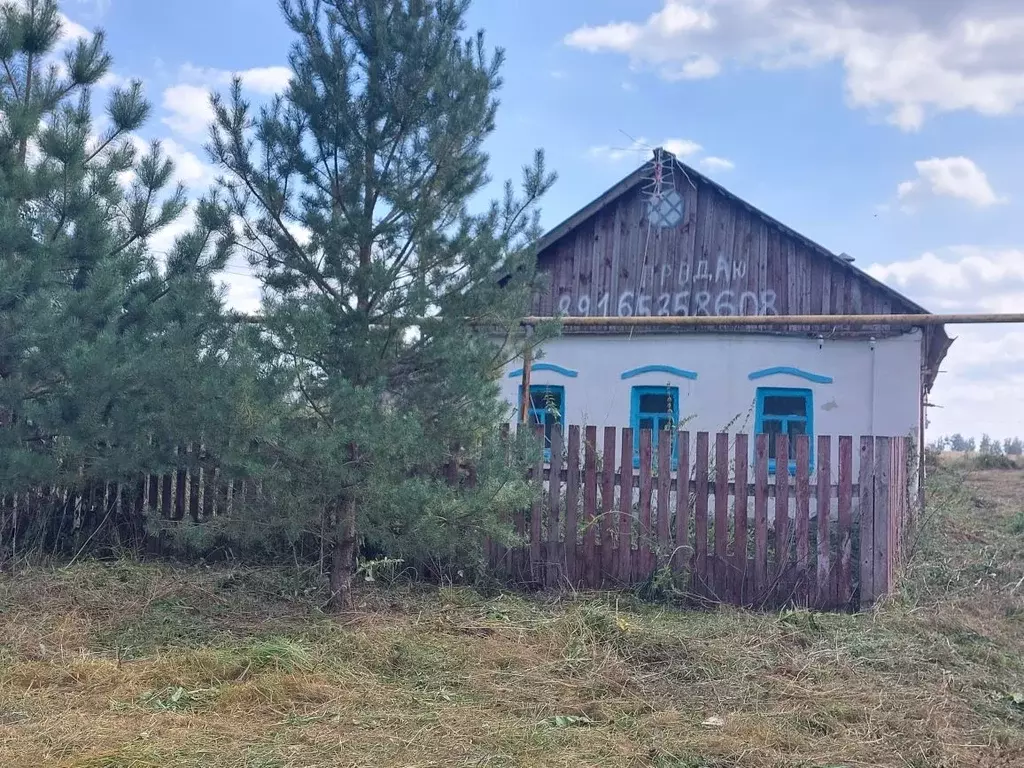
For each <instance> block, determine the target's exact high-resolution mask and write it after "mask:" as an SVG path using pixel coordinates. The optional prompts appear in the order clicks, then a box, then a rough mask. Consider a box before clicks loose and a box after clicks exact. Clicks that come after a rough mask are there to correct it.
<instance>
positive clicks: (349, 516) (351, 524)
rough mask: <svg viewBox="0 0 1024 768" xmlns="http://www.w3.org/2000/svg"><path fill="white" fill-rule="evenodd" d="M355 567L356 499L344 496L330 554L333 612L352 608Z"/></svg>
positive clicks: (336, 521)
mask: <svg viewBox="0 0 1024 768" xmlns="http://www.w3.org/2000/svg"><path fill="white" fill-rule="evenodd" d="M355 566H356V499H355V496H353V495H348V494H346V495H345V496H344V497H343V499H342V501H341V504H340V505H338V513H337V518H336V520H335V526H334V551H333V552H332V554H331V601H330V603H329V605H330V607H331V608H333V609H334V610H336V611H337V610H346V609H349V608H351V607H352V577H353V575H354V572H355Z"/></svg>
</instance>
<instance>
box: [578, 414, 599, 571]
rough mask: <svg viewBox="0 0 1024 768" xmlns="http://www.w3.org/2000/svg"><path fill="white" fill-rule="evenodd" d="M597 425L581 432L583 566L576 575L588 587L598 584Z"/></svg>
mask: <svg viewBox="0 0 1024 768" xmlns="http://www.w3.org/2000/svg"><path fill="white" fill-rule="evenodd" d="M597 524H598V518H597V427H595V426H591V425H588V426H587V429H586V431H585V432H584V434H583V526H584V528H583V568H581V569H580V571H581V573H580V574H579V575H578V576H577V578H578V579H579V580H581V581H582V582H583V583H584V584H585V585H586V586H588V587H597V586H599V584H600V582H599V574H600V569H599V568H598V558H597Z"/></svg>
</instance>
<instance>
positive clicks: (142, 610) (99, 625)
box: [0, 472, 1024, 768]
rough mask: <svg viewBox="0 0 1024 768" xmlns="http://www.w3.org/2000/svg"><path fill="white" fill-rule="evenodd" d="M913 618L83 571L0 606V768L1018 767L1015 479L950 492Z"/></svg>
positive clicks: (34, 586) (1021, 546) (251, 576)
mask: <svg viewBox="0 0 1024 768" xmlns="http://www.w3.org/2000/svg"><path fill="white" fill-rule="evenodd" d="M939 480H940V483H941V487H940V488H937V489H936V499H937V500H940V501H941V502H942V503H943V506H944V507H945V508H947V509H948V511H949V512H950V513H949V514H946V515H944V516H942V517H939V518H936V519H935V520H933V521H931V525H930V530H932V531H933V535H931V536H929V537H927V538H926V539H924V540H923V541H922V542H921V545H920V550H921V551H920V553H919V556H918V558H917V560H916V563H917V565H916V566H915V568H914V569H913V570H912V572H911V573H910V574H909V576H908V579H907V590H906V595H905V596H904V597H902V598H901V599H900V600H898V601H895V602H894V603H893V604H891V605H889V606H886V607H885V608H884V609H882V610H880V611H878V612H876V613H874V614H872V615H864V616H838V615H814V614H809V613H805V612H788V613H783V614H753V613H745V612H741V611H734V610H721V611H717V612H711V613H694V612H679V611H675V610H670V609H667V608H659V607H656V606H645V605H641V604H638V603H635V602H633V601H631V600H629V599H628V598H618V599H616V598H615V597H614V596H590V597H587V598H583V597H579V598H575V599H572V600H561V601H557V602H555V601H551V602H544V601H541V600H535V599H525V598H521V597H513V596H507V595H504V596H499V597H496V598H484V597H482V596H480V595H478V594H476V593H474V592H471V591H466V590H433V589H426V588H415V589H414V588H406V589H404V590H401V591H396V590H390V591H386V590H375V591H368V592H366V593H365V595H364V604H363V605H362V606H361V608H360V609H359V611H358V612H356V613H354V614H352V615H347V616H342V617H330V616H325V615H322V614H320V613H319V612H318V611H317V610H316V607H315V606H316V603H317V602H318V599H319V596H318V595H316V594H315V593H313V592H311V591H310V585H307V584H304V583H302V581H301V580H298V579H297V578H296V577H295V576H293V575H290V574H286V573H273V572H267V571H225V570H216V569H205V568H204V569H201V568H189V569H174V568H171V567H168V566H156V565H147V566H138V565H131V564H115V565H102V564H94V563H93V564H89V563H85V564H79V565H76V566H74V567H73V568H71V569H69V570H44V569H33V570H28V571H25V572H22V573H20V574H18V575H16V576H6V577H4V579H3V581H2V582H0V765H2V766H26V767H27V766H33V767H34V766H82V767H83V768H84V767H85V766H88V767H89V768H101V767H102V768H114V767H115V766H116V767H118V768H129V767H131V768H144V767H145V768H149V767H151V766H152V767H154V768H155V767H157V766H160V767H163V766H210V767H211V768H222V767H223V768H226V767H228V766H232V767H234V766H248V767H250V768H298V767H299V766H304V767H308V768H326V767H327V766H332V767H333V766H408V767H412V766H563V765H564V766H657V767H660V768H698V767H699V766H707V767H715V768H724V767H726V766H743V767H744V768H747V767H751V768H767V767H768V766H805V767H806V768H825V767H828V768H832V767H834V766H901V767H917V768H925V766H928V767H932V766H936V767H945V768H954V767H960V766H963V767H964V768H966V767H968V766H970V767H971V768H974V767H975V766H978V767H982V766H1021V765H1024V697H1020V698H1019V699H1018V698H1015V697H1016V696H1019V695H1020V694H1022V693H1024V586H1022V583H1021V581H1019V580H1020V579H1021V578H1022V577H1024V526H1022V530H1021V531H1017V522H1016V521H1017V520H1018V516H1019V515H1020V512H1021V509H1022V508H1024V503H1022V500H1024V474H1022V473H1017V472H1009V473H1007V472H993V473H980V474H978V475H976V476H974V477H973V478H972V479H971V481H970V483H971V484H970V485H965V484H963V482H962V480H961V479H959V478H958V477H956V476H953V475H948V474H947V475H944V476H942V477H941V478H940V479H939Z"/></svg>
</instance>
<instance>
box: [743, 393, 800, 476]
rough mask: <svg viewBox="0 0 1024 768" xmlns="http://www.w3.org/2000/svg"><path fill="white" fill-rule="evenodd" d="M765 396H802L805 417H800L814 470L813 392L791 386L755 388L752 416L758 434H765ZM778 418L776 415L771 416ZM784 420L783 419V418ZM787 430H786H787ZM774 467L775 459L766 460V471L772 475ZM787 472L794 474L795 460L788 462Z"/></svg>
mask: <svg viewBox="0 0 1024 768" xmlns="http://www.w3.org/2000/svg"><path fill="white" fill-rule="evenodd" d="M766 397H802V398H803V399H804V402H805V403H806V405H805V407H804V410H805V412H806V414H807V415H806V417H805V418H802V419H800V421H803V422H805V424H806V426H805V429H804V431H805V432H806V434H807V438H808V442H809V443H810V447H809V457H810V467H809V469H810V471H812V472H813V471H814V444H815V440H814V393H813V392H811V390H809V389H795V388H791V387H758V389H757V405H756V412H755V417H754V433H755V434H758V435H763V434H765V431H764V400H765V398H766ZM773 418H776V419H777V418H778V417H773ZM783 421H785V419H783ZM787 432H788V430H787ZM775 469H776V460H775V459H769V460H768V472H769V474H772V475H774V474H775ZM789 474H791V475H795V474H796V462H795V461H790V462H789Z"/></svg>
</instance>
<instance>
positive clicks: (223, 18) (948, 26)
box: [64, 0, 1024, 436]
mask: <svg viewBox="0 0 1024 768" xmlns="http://www.w3.org/2000/svg"><path fill="white" fill-rule="evenodd" d="M64 11H65V13H66V15H67V16H68V18H69V19H70V20H71V22H74V25H81V27H84V28H85V29H93V28H96V27H97V26H99V27H102V28H103V29H105V30H106V32H107V35H108V44H109V47H110V50H111V51H112V53H113V56H114V73H115V74H116V76H117V77H119V78H140V79H142V80H143V82H144V84H145V87H146V91H147V94H148V96H149V98H150V99H151V100H152V101H153V103H154V107H155V110H154V116H153V119H152V120H151V121H150V124H149V125H148V126H147V127H146V129H144V130H143V131H141V132H140V134H141V136H142V137H143V138H145V139H152V138H161V139H163V140H164V141H165V145H166V147H167V149H168V151H169V153H170V154H171V156H172V157H173V158H174V159H175V160H176V161H177V162H178V168H179V175H180V176H181V178H182V179H183V180H185V181H186V183H188V184H189V185H190V186H191V187H192V189H194V190H195V191H196V192H197V193H198V192H200V191H202V189H204V188H205V186H206V185H207V184H208V183H209V181H210V178H211V175H212V171H211V169H210V168H209V167H208V166H207V164H206V163H207V161H206V157H205V154H204V152H203V151H202V143H203V140H204V136H205V131H204V130H203V126H204V123H205V120H206V119H207V118H208V107H207V106H206V102H205V99H204V98H203V97H204V95H205V94H206V93H207V92H208V91H209V90H217V89H223V88H224V86H225V85H226V83H227V81H228V79H229V78H230V73H232V72H240V73H242V75H243V79H244V81H245V83H246V85H247V88H248V90H249V92H250V94H251V95H252V97H253V98H254V99H257V100H258V99H259V98H261V97H264V96H267V95H269V94H271V93H273V92H275V91H276V90H278V89H280V88H282V87H283V83H284V82H286V81H287V72H286V70H284V69H283V68H282V67H283V66H285V65H286V63H287V61H286V56H287V50H288V46H289V44H290V39H289V36H288V33H287V30H286V29H285V28H284V25H283V23H282V21H281V19H280V16H279V13H278V10H277V3H276V2H274V0H205V2H200V0H175V1H174V2H153V1H152V0H66V2H65V3H64ZM469 24H470V27H472V28H476V27H483V28H485V29H486V30H487V35H488V39H489V41H490V42H491V43H492V44H493V45H500V46H502V47H504V48H505V49H506V52H507V56H508V62H507V66H506V69H505V81H506V82H505V88H504V90H503V92H502V108H501V111H500V113H499V119H498V130H497V132H496V134H495V136H494V137H493V139H492V141H491V144H490V150H491V153H492V171H493V175H494V176H495V177H496V178H497V179H503V178H505V177H508V176H514V177H518V174H519V170H518V169H519V168H520V166H521V165H522V164H523V163H524V162H526V161H528V160H529V158H530V155H531V153H532V151H533V149H534V148H535V147H544V148H545V149H546V150H547V155H548V162H549V165H550V167H551V168H552V169H553V170H557V171H558V173H559V175H560V180H559V183H558V184H557V185H556V187H555V189H554V190H553V191H552V193H551V194H550V196H549V198H548V199H547V200H546V201H545V203H544V223H545V224H546V225H549V226H550V225H554V224H556V223H558V221H560V220H561V219H563V218H564V217H566V216H568V215H569V214H571V213H573V212H574V211H575V210H577V209H578V208H580V207H581V206H582V205H584V204H585V203H586V202H588V201H589V200H591V199H593V198H594V197H596V196H597V195H598V194H600V193H601V192H602V191H604V190H605V189H606V188H607V187H608V186H610V185H611V184H613V183H614V182H615V181H617V180H618V179H619V178H620V177H622V176H623V175H625V174H626V173H628V172H629V171H630V170H632V169H633V168H634V167H636V166H637V165H639V164H640V163H641V162H643V161H644V160H645V159H646V157H647V156H648V154H647V150H646V149H644V148H643V147H649V146H654V145H659V144H663V145H667V146H669V147H672V148H676V149H677V150H678V152H679V154H680V155H681V157H682V159H683V160H684V161H686V162H688V163H690V164H691V165H694V166H696V167H699V168H701V169H702V170H704V171H705V172H706V173H708V174H709V175H711V176H712V177H714V178H715V179H716V180H718V181H719V182H720V183H722V184H723V185H725V186H726V187H728V188H729V189H730V190H732V191H733V192H735V193H736V194H738V195H739V196H741V197H743V198H745V199H747V200H748V201H750V202H751V203H753V204H754V205H756V206H758V207H760V208H762V209H763V210H765V211H766V212H767V213H769V214H771V215H772V216H774V217H776V218H778V219H780V220H781V221H783V222H785V223H786V224H788V225H789V226H791V227H793V228H794V229H796V230H798V231H800V232H802V233H803V234H805V235H807V236H809V237H811V238H813V239H815V240H817V241H819V242H820V243H822V244H823V245H825V246H826V247H828V248H830V249H832V250H833V251H836V252H842V251H845V252H847V253H849V254H850V255H852V256H854V257H855V258H856V259H857V264H858V265H859V266H861V267H862V268H865V269H869V270H870V271H871V272H872V274H874V275H876V276H877V277H879V278H881V279H883V280H885V281H886V282H888V283H890V284H891V285H893V286H894V287H895V288H897V289H898V290H901V291H903V292H905V293H906V294H908V295H909V296H910V297H911V298H913V299H915V300H917V301H919V302H920V303H922V304H924V305H925V306H926V307H928V308H929V309H932V310H933V311H1024V228H1022V227H1021V226H1020V222H1021V220H1022V216H1021V214H1022V212H1024V174H1022V171H1024V142H1022V141H1021V140H1020V137H1021V136H1022V128H1024V118H1022V114H1021V107H1022V105H1024V5H1022V4H1021V3H1020V2H1019V0H971V1H970V2H969V1H968V0H628V2H627V1H626V0H558V1H557V2H552V1H551V0H547V1H546V2H541V1H540V0H519V1H518V2H514V3H513V2H495V1H494V0H477V2H476V3H475V4H474V7H473V9H472V11H471V14H470V19H469ZM74 25H69V29H77V27H75V26H74ZM634 140H635V142H636V145H637V146H633V145H634ZM173 234H174V232H173V231H171V232H169V233H167V241H169V238H170V237H171V236H172V235H173ZM246 272H247V267H246V265H244V264H241V263H240V264H237V265H233V266H232V268H231V270H230V273H229V274H227V275H226V276H225V280H226V282H227V284H228V285H229V288H230V291H231V294H230V295H231V297H232V300H233V301H234V302H236V303H238V304H240V305H243V306H244V305H247V304H251V303H252V302H253V301H255V300H256V297H257V295H258V294H257V291H256V288H255V286H254V285H253V284H252V283H251V282H250V281H248V280H247V279H246V278H245V276H244V275H245V273H246ZM949 331H950V333H951V335H956V336H959V337H960V340H959V341H958V342H957V343H956V344H955V345H954V348H953V350H952V351H951V353H950V356H949V358H948V359H947V362H946V364H945V366H944V371H945V373H944V374H943V375H942V376H940V379H939V384H938V385H937V387H936V390H935V392H934V397H933V400H934V402H935V403H936V405H941V406H942V408H936V409H933V410H932V411H931V414H930V416H931V419H932V433H933V434H935V433H938V432H950V431H954V430H962V431H965V432H970V433H972V434H980V433H981V432H982V431H987V432H990V433H992V434H993V435H998V436H1005V435H1010V434H1024V408H1022V407H1021V405H1022V399H1021V397H1020V395H1019V394H1018V393H1019V392H1021V391H1024V329H1019V330H1018V329H1015V328H1014V327H1012V326H1008V327H1002V328H992V327H989V328H979V327H956V328H950V329H949Z"/></svg>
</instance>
